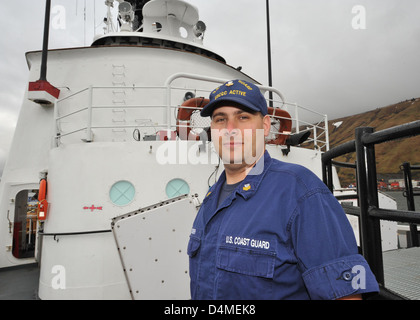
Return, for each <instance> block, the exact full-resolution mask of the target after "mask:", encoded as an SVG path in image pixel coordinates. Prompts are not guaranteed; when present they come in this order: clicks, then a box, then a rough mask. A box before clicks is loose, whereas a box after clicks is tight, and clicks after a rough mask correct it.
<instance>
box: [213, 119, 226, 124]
mask: <svg viewBox="0 0 420 320" xmlns="http://www.w3.org/2000/svg"><path fill="white" fill-rule="evenodd" d="M223 121H225V118H216V119H215V120H214V122H216V123H220V122H223Z"/></svg>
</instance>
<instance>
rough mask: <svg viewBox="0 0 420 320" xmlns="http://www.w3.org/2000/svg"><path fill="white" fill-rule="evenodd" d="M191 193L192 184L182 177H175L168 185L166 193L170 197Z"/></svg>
mask: <svg viewBox="0 0 420 320" xmlns="http://www.w3.org/2000/svg"><path fill="white" fill-rule="evenodd" d="M189 193H190V186H189V185H188V183H187V182H185V181H184V180H182V179H173V180H171V181H169V182H168V184H167V185H166V195H167V196H168V198H174V197H179V196H182V195H184V194H189Z"/></svg>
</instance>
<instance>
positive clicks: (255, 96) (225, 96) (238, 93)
mask: <svg viewBox="0 0 420 320" xmlns="http://www.w3.org/2000/svg"><path fill="white" fill-rule="evenodd" d="M209 99H210V102H209V103H208V104H207V105H206V106H205V107H204V108H203V109H202V110H201V113H200V114H201V116H202V117H209V116H211V115H212V114H213V111H214V110H215V109H216V108H217V107H218V106H219V105H220V104H221V103H227V102H235V103H238V104H240V105H242V106H243V107H245V108H247V109H251V110H252V111H257V112H261V113H262V115H263V116H265V115H266V114H267V102H266V100H265V98H264V96H263V94H262V93H261V91H260V89H259V88H258V87H257V86H256V85H255V84H253V83H250V82H247V81H244V80H231V81H228V82H226V83H225V84H223V85H221V86H220V87H218V88H216V89H214V90H213V91H212V92H211V93H210V97H209Z"/></svg>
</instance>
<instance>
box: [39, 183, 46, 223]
mask: <svg viewBox="0 0 420 320" xmlns="http://www.w3.org/2000/svg"><path fill="white" fill-rule="evenodd" d="M46 196H47V180H46V179H41V181H40V182H39V191H38V220H45V219H46V218H47V210H48V202H47V200H46Z"/></svg>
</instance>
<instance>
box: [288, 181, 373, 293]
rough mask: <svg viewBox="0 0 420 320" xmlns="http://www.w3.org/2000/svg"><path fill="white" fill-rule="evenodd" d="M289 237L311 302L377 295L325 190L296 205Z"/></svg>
mask: <svg viewBox="0 0 420 320" xmlns="http://www.w3.org/2000/svg"><path fill="white" fill-rule="evenodd" d="M290 233H291V238H292V242H293V248H294V250H295V255H296V257H297V259H298V265H299V269H300V270H301V272H302V277H303V281H304V283H305V286H306V288H307V290H308V293H309V295H310V297H311V299H329V300H331V299H338V298H342V297H345V296H349V295H353V294H360V293H366V292H377V291H379V287H378V283H377V281H376V279H375V276H374V275H373V273H372V271H371V270H370V267H369V265H368V263H367V262H366V260H365V259H364V257H363V256H362V255H360V254H358V250H357V243H356V239H355V237H354V233H353V230H352V228H351V225H350V223H349V221H348V219H347V217H346V215H345V213H344V211H343V209H342V207H341V205H340V204H339V203H338V201H337V200H336V199H335V198H334V196H333V195H332V194H331V192H330V191H329V190H328V189H317V190H311V191H310V192H308V193H307V194H306V195H305V196H303V197H301V198H300V199H299V201H298V205H297V209H296V211H295V212H294V215H293V217H292V219H291V223H290Z"/></svg>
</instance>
